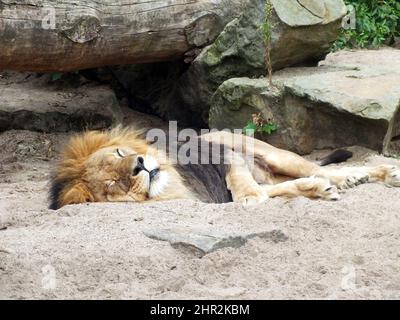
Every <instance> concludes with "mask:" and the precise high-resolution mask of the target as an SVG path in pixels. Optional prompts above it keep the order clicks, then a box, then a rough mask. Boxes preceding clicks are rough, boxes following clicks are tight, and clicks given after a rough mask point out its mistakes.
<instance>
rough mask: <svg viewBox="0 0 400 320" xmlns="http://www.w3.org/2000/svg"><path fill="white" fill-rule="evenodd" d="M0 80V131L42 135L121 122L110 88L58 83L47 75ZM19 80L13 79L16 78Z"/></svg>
mask: <svg viewBox="0 0 400 320" xmlns="http://www.w3.org/2000/svg"><path fill="white" fill-rule="evenodd" d="M23 76H24V77H22V75H17V76H10V75H9V76H3V77H2V78H1V79H0V131H4V130H10V129H22V130H33V131H41V132H54V131H55V132H67V131H70V130H82V129H102V128H106V127H109V126H110V125H112V124H113V123H114V122H116V121H119V120H120V119H122V113H121V110H120V107H119V104H118V101H117V99H116V96H115V94H114V92H113V90H112V89H111V88H109V87H108V86H103V85H96V84H84V85H80V84H79V81H78V84H77V85H76V86H70V85H66V84H62V85H60V84H57V83H56V82H54V83H53V82H51V81H50V80H49V77H50V76H49V75H42V76H40V75H35V74H28V75H27V74H23ZM16 77H17V78H20V79H17V80H16V79H15V78H16Z"/></svg>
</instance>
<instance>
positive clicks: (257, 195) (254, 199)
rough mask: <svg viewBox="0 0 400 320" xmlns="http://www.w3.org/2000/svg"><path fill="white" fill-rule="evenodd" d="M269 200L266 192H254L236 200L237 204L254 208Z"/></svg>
mask: <svg viewBox="0 0 400 320" xmlns="http://www.w3.org/2000/svg"><path fill="white" fill-rule="evenodd" d="M268 199H269V197H268V195H267V194H266V192H263V191H260V192H254V193H251V194H248V195H244V196H241V197H239V198H238V199H236V200H235V202H238V203H241V204H242V205H244V206H254V205H257V204H260V203H263V202H265V201H267V200H268Z"/></svg>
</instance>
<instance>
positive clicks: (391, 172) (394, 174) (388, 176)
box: [380, 165, 400, 187]
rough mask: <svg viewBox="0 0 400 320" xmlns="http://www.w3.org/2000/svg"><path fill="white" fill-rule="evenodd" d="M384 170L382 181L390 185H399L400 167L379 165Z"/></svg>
mask: <svg viewBox="0 0 400 320" xmlns="http://www.w3.org/2000/svg"><path fill="white" fill-rule="evenodd" d="M380 168H382V170H383V171H384V173H385V174H384V177H385V178H384V182H385V184H386V185H387V186H390V187H400V168H398V167H396V166H387V165H384V166H380Z"/></svg>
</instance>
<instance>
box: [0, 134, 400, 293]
mask: <svg viewBox="0 0 400 320" xmlns="http://www.w3.org/2000/svg"><path fill="white" fill-rule="evenodd" d="M65 139H66V136H65V135H54V134H39V133H33V132H28V131H8V132H5V133H2V134H0V163H1V165H0V299H66V298H67V299H195V298H196V299H197V298H204V299H313V298H319V299H365V298H366V299H373V298H377V299H398V298H400V189H394V188H387V187H385V186H384V185H379V184H366V185H362V186H359V187H357V188H355V189H352V190H349V191H347V192H346V193H344V194H343V195H342V199H341V200H340V201H338V202H326V201H312V200H309V199H306V198H296V199H292V200H288V199H270V200H269V201H268V202H267V203H265V204H262V205H259V206H255V207H247V208H245V207H243V206H241V205H238V204H232V203H230V204H224V205H213V204H203V203H200V202H190V201H172V202H165V203H157V204H154V203H153V204H147V205H146V204H142V205H139V204H133V203H131V204H124V203H119V204H115V203H107V204H83V205H76V206H68V207H64V208H62V209H60V210H58V211H52V210H48V209H47V205H48V203H47V199H46V197H47V188H48V186H47V183H48V182H47V179H48V174H49V171H50V169H51V166H52V164H53V162H54V159H55V155H56V154H57V150H58V149H59V145H60V144H61V143H62V142H63V141H64V140H65ZM353 150H354V151H356V155H355V159H353V160H352V161H353V162H352V163H351V164H364V163H365V164H373V165H375V164H381V163H395V164H400V162H399V161H397V160H395V159H389V158H384V157H381V156H377V155H375V154H374V153H373V152H371V151H368V150H365V149H362V148H358V147H357V148H353ZM323 154H326V151H322V152H318V153H315V154H313V155H312V156H311V158H314V159H315V158H316V157H318V156H321V155H323ZM177 226H179V227H181V228H186V229H188V230H190V229H192V228H198V227H202V228H205V229H207V230H210V232H214V231H215V232H224V233H227V234H230V233H232V234H233V233H235V232H238V231H240V232H243V233H252V232H263V231H268V230H270V229H271V228H274V229H279V230H280V231H281V232H282V233H284V234H285V235H286V236H287V237H288V239H287V240H286V241H283V242H273V241H271V240H270V239H264V238H257V237H256V238H253V239H251V240H249V241H248V242H247V243H246V244H245V245H243V246H241V247H239V248H224V249H220V250H217V251H215V252H212V253H209V254H206V255H204V256H202V257H199V256H198V255H195V254H193V252H191V251H188V250H183V249H181V248H176V247H172V246H171V245H170V244H169V243H168V242H163V241H158V240H153V239H150V238H148V237H146V236H145V235H144V233H143V232H144V231H145V230H147V229H149V228H170V227H177Z"/></svg>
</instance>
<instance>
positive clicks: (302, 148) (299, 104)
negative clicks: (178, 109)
mask: <svg viewBox="0 0 400 320" xmlns="http://www.w3.org/2000/svg"><path fill="white" fill-rule="evenodd" d="M274 82H275V84H276V88H273V89H271V88H269V87H268V86H267V81H266V80H265V79H249V78H235V79H230V80H228V81H226V82H225V83H223V84H222V85H221V86H220V87H219V88H218V90H217V92H216V93H215V95H214V97H213V101H212V107H211V110H210V118H209V122H210V126H211V127H213V128H218V129H223V128H243V127H244V126H245V125H246V123H247V122H248V121H249V120H250V119H251V115H252V114H254V113H259V112H261V113H262V114H263V116H264V118H266V119H268V118H273V119H274V121H275V122H276V123H277V124H278V127H279V129H278V132H277V133H276V134H273V135H271V136H269V137H266V139H267V140H268V141H270V142H271V143H273V144H275V145H277V146H279V147H283V148H287V149H290V150H293V151H296V152H298V153H302V154H305V153H309V152H311V151H312V150H313V149H315V148H317V149H320V148H334V147H343V146H349V145H362V146H366V147H369V148H372V149H375V150H379V151H382V152H384V153H390V152H391V150H393V148H394V147H395V142H396V141H397V140H398V137H399V135H400V111H399V109H400V86H399V83H400V50H396V49H381V50H376V51H366V50H365V51H342V52H337V53H333V54H330V55H329V56H328V57H327V58H326V60H324V61H322V62H321V63H320V65H319V66H318V67H311V68H289V69H285V70H282V71H280V72H277V73H276V74H275V75H274Z"/></svg>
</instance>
